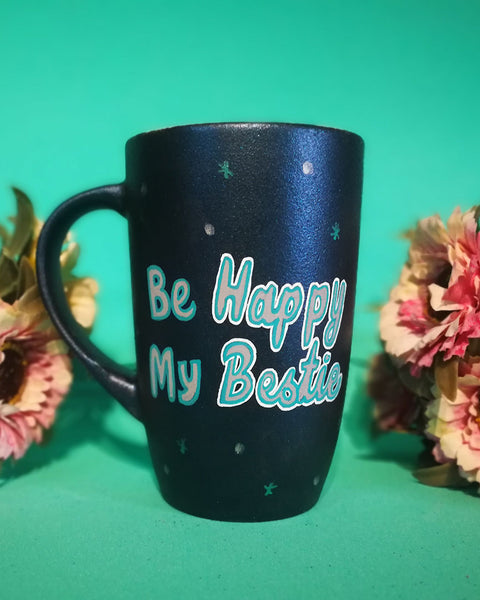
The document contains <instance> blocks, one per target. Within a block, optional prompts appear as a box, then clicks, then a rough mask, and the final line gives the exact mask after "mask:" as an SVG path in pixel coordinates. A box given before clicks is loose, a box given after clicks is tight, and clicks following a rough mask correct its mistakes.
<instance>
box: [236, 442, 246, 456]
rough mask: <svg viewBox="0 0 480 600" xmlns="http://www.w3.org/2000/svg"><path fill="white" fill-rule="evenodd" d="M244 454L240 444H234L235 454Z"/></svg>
mask: <svg viewBox="0 0 480 600" xmlns="http://www.w3.org/2000/svg"><path fill="white" fill-rule="evenodd" d="M244 452H245V446H244V445H243V444H242V443H241V442H237V443H236V444H235V454H243V453H244Z"/></svg>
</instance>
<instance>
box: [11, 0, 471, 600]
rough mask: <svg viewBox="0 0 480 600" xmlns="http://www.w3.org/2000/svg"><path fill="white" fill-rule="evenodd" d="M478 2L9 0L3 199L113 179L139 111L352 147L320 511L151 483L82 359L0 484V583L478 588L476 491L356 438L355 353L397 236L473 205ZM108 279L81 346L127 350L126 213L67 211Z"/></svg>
mask: <svg viewBox="0 0 480 600" xmlns="http://www.w3.org/2000/svg"><path fill="white" fill-rule="evenodd" d="M479 40H480V2H478V1H476V0H470V1H465V0H457V1H444V0H437V1H432V2H426V1H421V2H419V1H416V2H414V1H410V0H408V1H404V2H400V1H383V2H382V1H379V0H377V1H374V0H366V1H363V2H359V1H357V2H353V1H346V0H341V1H338V2H333V1H326V0H320V1H314V0H299V1H295V2H294V1H285V0H277V1H276V2H273V1H271V0H263V1H262V0H257V1H252V0H245V1H243V2H241V3H240V2H232V1H230V0H224V1H222V2H214V1H205V2H193V1H192V0H184V1H183V2H177V3H175V2H172V1H169V2H166V1H164V0H160V1H157V2H153V1H152V2H146V1H139V2H126V1H123V0H115V1H112V0H103V1H102V2H98V0H97V1H93V0H82V1H76V0H75V1H74V0H70V1H68V2H60V1H58V2H55V1H52V0H42V2H38V1H37V2H34V1H33V0H32V1H27V0H15V1H14V0H0V86H1V87H0V89H1V94H0V216H1V218H2V221H3V220H4V219H5V218H6V216H7V215H10V214H12V213H13V212H14V203H13V196H12V194H11V192H10V191H9V189H8V187H9V185H16V186H18V187H20V188H22V189H23V190H24V191H26V192H27V193H28V194H29V195H30V196H31V198H32V199H33V201H34V203H35V207H36V212H37V214H38V216H39V217H41V218H46V217H47V216H48V214H49V213H50V212H51V211H52V210H53V208H54V207H55V206H56V205H57V204H58V203H60V202H61V201H62V200H63V199H65V198H67V197H68V196H70V195H72V194H74V193H76V192H78V191H82V190H84V189H87V188H90V187H93V186H96V185H101V184H105V183H114V182H118V181H121V180H122V179H123V177H124V155H123V153H124V143H125V141H126V139H128V137H130V136H132V135H134V134H136V133H138V132H141V131H145V130H149V129H156V128H161V127H166V126H170V125H176V124H186V123H196V122H209V121H288V122H301V123H313V124H319V125H329V126H334V127H340V128H344V129H349V130H351V131H354V132H356V133H359V134H360V135H361V136H362V137H363V138H364V139H365V143H366V156H365V184H364V204H363V213H362V225H361V234H362V236H361V237H362V241H361V248H360V264H359V280H358V291H357V310H356V321H355V332H354V340H353V354H352V357H353V360H352V368H351V376H350V380H349V385H348V393H347V406H346V411H345V419H344V423H343V427H342V431H341V436H340V441H339V445H338V450H337V453H336V456H335V461H334V465H333V467H332V469H331V473H330V475H329V479H328V481H327V484H326V486H325V488H324V491H323V494H322V498H321V500H320V502H319V503H318V505H317V506H316V507H315V508H314V509H313V510H311V511H310V512H309V513H307V514H305V515H302V516H299V517H296V518H294V519H288V520H285V521H281V522H273V523H267V524H257V525H246V524H228V523H216V522H209V521H203V520H201V519H196V518H194V517H190V516H187V515H183V514H181V513H178V512H176V511H175V510H173V509H171V508H170V507H169V506H167V505H166V504H165V503H164V502H163V500H162V499H161V497H160V496H159V494H158V492H157V489H156V486H155V483H154V480H153V475H152V472H151V469H150V465H149V460H148V456H147V450H146V445H145V437H144V434H143V430H142V427H141V426H140V425H139V424H138V423H136V422H134V421H133V419H131V418H130V417H129V416H128V415H127V414H126V413H124V412H123V411H122V409H121V408H120V407H118V406H117V405H116V404H115V403H114V401H113V400H112V399H111V398H109V397H108V396H107V395H106V394H105V393H104V392H103V391H102V390H100V389H99V388H98V387H97V386H96V385H95V384H94V383H92V382H91V381H88V380H87V379H85V378H84V377H83V376H82V375H80V376H79V377H78V378H77V380H76V383H75V385H74V388H73V391H72V393H71V395H70V397H69V400H68V402H67V403H66V404H65V405H64V407H63V409H62V411H61V412H60V414H59V417H58V427H57V428H56V431H55V434H54V436H53V438H52V440H51V442H50V443H49V445H47V446H45V447H42V448H32V449H31V450H30V452H29V453H28V454H27V456H26V457H25V459H24V460H23V461H22V462H20V463H18V464H17V465H16V466H15V468H14V469H11V470H9V471H6V472H5V474H4V478H3V480H1V482H2V485H0V532H1V548H2V575H1V578H0V596H1V597H8V598H12V599H15V598H27V597H30V598H40V597H54V598H82V599H83V598H134V597H145V598H166V599H169V598H183V599H185V600H186V599H188V598H216V597H218V598H246V597H248V598H274V597H275V598H286V599H288V598H294V597H298V598H332V597H334V595H335V596H336V597H339V598H343V597H345V598H347V597H348V598H407V597H417V598H426V599H430V598H453V599H462V598H477V597H478V594H479V591H480V576H479V574H478V542H479V533H478V511H479V510H480V509H479V506H480V505H479V502H480V499H479V498H478V497H477V496H476V495H475V494H470V493H465V492H462V491H451V490H442V489H434V488H427V487H424V486H421V485H420V484H418V483H416V481H415V480H414V479H413V477H412V476H411V472H410V471H411V467H412V465H413V464H414V463H415V456H416V453H417V451H418V450H419V444H418V441H417V440H412V439H410V438H403V437H401V436H395V435H389V436H386V437H383V438H380V439H379V440H376V441H374V442H369V441H368V439H367V429H368V423H367V420H366V419H365V414H364V410H365V406H366V404H367V402H368V401H367V399H366V398H365V395H364V392H363V381H364V377H365V362H366V361H367V360H368V357H369V356H370V355H371V354H372V353H374V352H375V351H376V349H377V348H378V342H377V315H376V314H375V313H374V312H373V311H372V310H371V306H372V305H375V304H379V303H381V302H383V301H385V299H386V297H387V295H388V291H389V289H390V287H391V285H393V284H394V283H395V281H396V279H397V277H398V275H399V270H400V267H401V264H402V262H403V260H404V258H405V253H406V246H405V244H404V242H401V241H400V239H399V233H400V232H402V231H403V230H405V229H407V228H409V227H410V226H412V225H413V224H414V223H415V221H416V220H417V219H419V218H421V217H424V216H427V215H429V214H432V213H435V212H439V213H440V214H441V215H442V217H444V218H445V217H447V216H448V215H449V214H450V212H451V211H452V210H453V208H454V207H455V206H457V205H460V206H461V207H462V208H463V209H467V208H469V207H470V206H471V205H473V204H475V203H478V202H479V199H480V176H479V168H478V167H479V157H480V141H479V140H480V108H479V107H480V102H479V99H480V98H479V96H480V78H479V74H480V73H479V71H480V68H479V65H480V41H479ZM75 234H76V237H77V239H78V240H79V242H80V244H81V246H82V257H81V260H80V262H79V265H78V267H77V270H76V273H77V274H79V275H86V274H88V275H92V276H94V277H96V278H97V279H98V280H99V282H100V284H101V292H100V294H99V297H98V300H99V315H98V320H97V324H96V326H95V331H94V340H95V341H96V343H97V344H98V345H100V346H101V347H102V349H104V350H105V351H106V352H107V353H108V354H110V355H111V356H112V357H113V358H115V359H116V360H118V361H120V362H124V363H128V362H133V361H134V351H133V333H132V325H131V303H130V299H129V285H130V284H129V272H128V256H127V233H126V224H125V222H123V221H122V219H121V218H120V217H117V216H116V215H114V214H109V213H105V214H103V213H98V214H95V215H92V216H89V217H86V218H85V219H84V220H82V222H80V223H79V224H78V227H76V228H75Z"/></svg>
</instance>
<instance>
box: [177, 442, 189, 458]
mask: <svg viewBox="0 0 480 600" xmlns="http://www.w3.org/2000/svg"><path fill="white" fill-rule="evenodd" d="M177 446H178V448H179V450H180V452H181V453H182V454H186V452H187V440H186V439H185V438H182V439H181V440H177Z"/></svg>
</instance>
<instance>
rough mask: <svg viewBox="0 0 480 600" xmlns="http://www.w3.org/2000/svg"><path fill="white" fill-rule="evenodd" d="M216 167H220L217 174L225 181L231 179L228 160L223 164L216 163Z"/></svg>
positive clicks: (231, 174)
mask: <svg viewBox="0 0 480 600" xmlns="http://www.w3.org/2000/svg"><path fill="white" fill-rule="evenodd" d="M218 166H219V167H220V169H219V170H218V172H219V173H222V174H223V176H224V177H225V179H228V178H229V177H233V172H232V171H231V170H230V165H229V164H228V160H224V161H223V163H218Z"/></svg>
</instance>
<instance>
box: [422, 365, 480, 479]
mask: <svg viewBox="0 0 480 600" xmlns="http://www.w3.org/2000/svg"><path fill="white" fill-rule="evenodd" d="M455 388H456V389H455V390H452V391H451V392H450V393H449V394H448V395H447V393H446V392H445V390H443V391H442V390H441V389H438V396H437V397H436V398H435V399H434V400H432V402H430V404H429V405H428V407H427V411H426V417H427V419H428V423H427V428H426V434H427V435H428V436H429V437H430V438H431V439H433V440H434V441H435V442H436V443H435V446H434V448H433V455H434V457H435V460H436V461H437V462H439V463H447V462H455V463H456V464H457V466H458V468H459V472H460V475H462V477H464V478H465V479H467V480H468V481H476V482H477V483H480V402H479V391H480V357H479V356H475V357H466V358H465V360H460V361H458V378H457V381H456V385H455ZM449 396H450V397H449Z"/></svg>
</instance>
